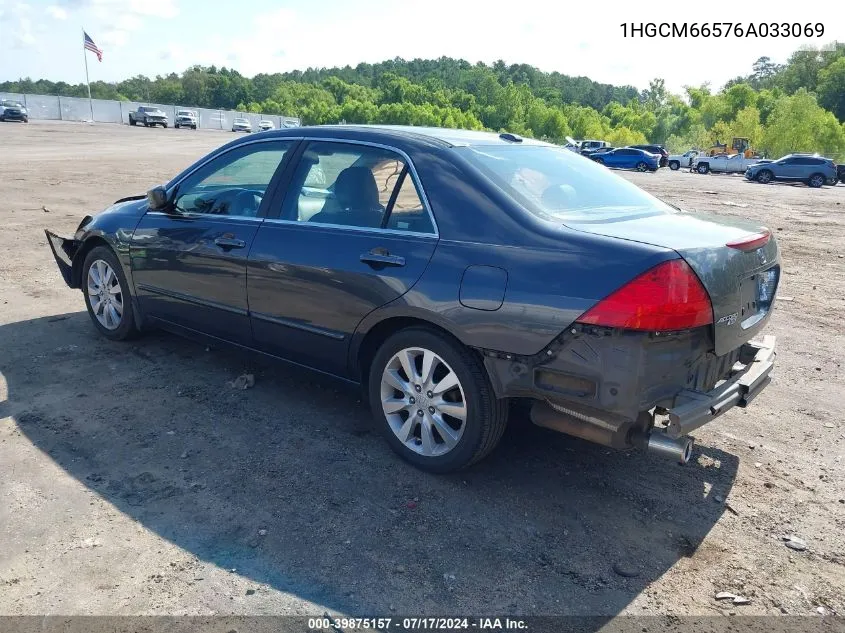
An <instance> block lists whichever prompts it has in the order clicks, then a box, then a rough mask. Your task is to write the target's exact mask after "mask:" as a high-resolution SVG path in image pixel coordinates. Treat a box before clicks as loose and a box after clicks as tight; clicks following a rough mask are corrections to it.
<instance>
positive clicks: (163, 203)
mask: <svg viewBox="0 0 845 633" xmlns="http://www.w3.org/2000/svg"><path fill="white" fill-rule="evenodd" d="M147 202H148V203H149V205H150V209H152V210H153V211H164V209H165V208H166V207H167V191H166V190H165V188H164V187H162V186H161V185H159V186H158V187H153V188H152V189H150V190H149V191H148V192H147Z"/></svg>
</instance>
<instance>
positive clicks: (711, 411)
mask: <svg viewBox="0 0 845 633" xmlns="http://www.w3.org/2000/svg"><path fill="white" fill-rule="evenodd" d="M775 356H776V354H775V337H774V336H771V335H767V336H764V337H763V338H762V339H761V340H759V341H753V340H752V341H749V342H748V343H746V344H745V345H743V346H742V348H741V349H740V357H739V360H738V361H737V363H736V364H735V365H734V368H733V370H732V372H733V373H732V375H731V376H730V377H729V378H727V379H726V380H725V381H724V382H723V383H721V384H719V385H717V386H716V387H715V388H714V389H712V390H711V391H708V392H706V393H702V392H700V391H695V390H692V389H684V390H683V391H681V392H680V393H679V394H678V395H677V397H676V398H675V406H673V407H672V408H671V409H669V410H668V412H667V413H668V415H669V425H668V427H667V429H666V433H667V435H669V436H670V437H673V438H677V437H681V436H683V435H687V434H688V433H690V432H691V431H694V430H695V429H697V428H699V427H701V426H704V425H705V424H707V423H708V422H710V421H712V420H714V419H716V418H717V417H719V416H720V415H722V414H723V413H725V412H726V411H727V410H729V409H731V408H732V407H734V406H739V407H746V406H748V404H749V403H750V402H751V401H752V400H753V399H754V398H756V397H757V396H758V395H759V394H760V392H762V391H763V389H765V388H766V386H768V384H769V383H770V382H771V381H772V377H771V373H772V370H773V369H774V367H775Z"/></svg>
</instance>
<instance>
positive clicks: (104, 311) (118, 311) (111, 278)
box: [88, 259, 123, 330]
mask: <svg viewBox="0 0 845 633" xmlns="http://www.w3.org/2000/svg"><path fill="white" fill-rule="evenodd" d="M88 301H89V303H90V305H91V312H92V313H93V315H94V316H95V317H96V318H97V321H99V323H100V325H102V326H103V327H104V328H106V329H107V330H116V329H117V328H118V327H119V326H120V322H121V320H122V319H123V290H122V289H121V287H120V281H119V280H118V278H117V274H116V273H115V271H114V269H112V267H111V265H109V263H108V262H106V261H104V260H102V259H97V260H94V262H92V264H91V266H90V267H89V268H88Z"/></svg>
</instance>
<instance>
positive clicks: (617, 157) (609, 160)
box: [589, 147, 660, 171]
mask: <svg viewBox="0 0 845 633" xmlns="http://www.w3.org/2000/svg"><path fill="white" fill-rule="evenodd" d="M589 158H591V159H592V160H594V161H596V162H597V163H601V164H602V165H606V166H608V167H613V168H614V169H636V170H637V171H649V170H650V171H657V169H658V168H659V167H660V156H659V155H658V154H652V153H650V152H646V151H645V150H642V149H635V148H633V147H617V148H616V149H612V150H609V151H607V152H601V153H596V154H592V155H590V156H589Z"/></svg>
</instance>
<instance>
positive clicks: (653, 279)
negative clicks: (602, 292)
mask: <svg viewBox="0 0 845 633" xmlns="http://www.w3.org/2000/svg"><path fill="white" fill-rule="evenodd" d="M578 322H579V323H586V324H590V325H602V326H605V327H618V328H625V329H628V330H648V331H651V332H661V331H671V330H685V329H687V328H692V327H698V326H700V325H707V324H708V323H712V322H713V306H712V305H711V304H710V297H709V296H708V295H707V291H706V290H705V289H704V286H702V285H701V281H700V280H699V279H698V277H697V276H696V274H695V273H694V272H693V271H692V269H691V268H690V267H689V265H688V264H687V263H686V262H685V261H684V260H682V259H673V260H671V261H668V262H663V263H662V264H658V265H657V266H655V267H654V268H652V269H650V270H647V271H646V272H644V273H643V274H641V275H640V276H639V277H636V278H634V279H633V280H632V281H630V282H628V283H627V284H625V285H624V286H622V287H621V288H619V290H617V291H616V292H614V293H613V294H611V295H610V296H608V297H605V298H604V299H602V300H601V301H599V302H598V303H597V304H596V305H594V306H593V307H592V308H590V309H589V310H587V312H585V313H584V314H582V315H581V316H580V317H579V318H578Z"/></svg>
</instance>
